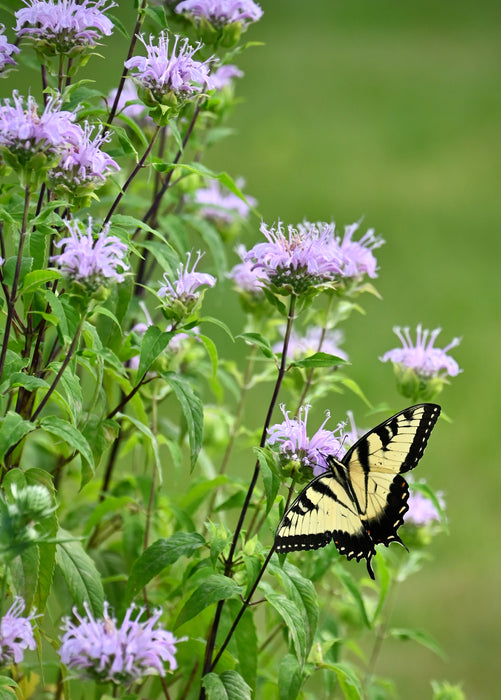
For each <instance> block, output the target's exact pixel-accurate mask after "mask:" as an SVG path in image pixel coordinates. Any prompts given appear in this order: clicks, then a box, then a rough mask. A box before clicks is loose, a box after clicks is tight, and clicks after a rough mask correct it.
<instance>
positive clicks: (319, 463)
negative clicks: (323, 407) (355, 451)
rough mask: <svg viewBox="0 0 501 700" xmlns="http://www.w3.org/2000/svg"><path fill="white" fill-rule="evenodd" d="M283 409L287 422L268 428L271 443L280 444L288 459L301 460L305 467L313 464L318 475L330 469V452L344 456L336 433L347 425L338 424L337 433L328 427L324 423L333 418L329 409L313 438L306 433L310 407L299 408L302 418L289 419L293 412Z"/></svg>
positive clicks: (283, 407)
mask: <svg viewBox="0 0 501 700" xmlns="http://www.w3.org/2000/svg"><path fill="white" fill-rule="evenodd" d="M280 409H281V411H282V413H283V415H284V418H285V420H284V422H283V423H276V424H275V425H272V426H271V428H269V429H268V440H267V442H268V444H269V445H275V444H279V445H280V454H281V455H282V457H283V458H285V459H286V460H287V461H289V460H292V461H296V462H300V463H301V464H302V465H303V466H306V467H311V468H312V469H313V474H314V475H315V476H318V475H319V474H322V473H323V472H324V471H326V470H327V469H328V468H329V467H328V465H327V462H326V456H327V455H334V456H335V457H336V458H338V459H340V458H341V457H342V456H343V455H344V453H345V450H344V448H343V446H342V444H341V442H340V441H339V439H338V438H337V437H336V436H335V433H336V432H339V433H340V432H341V431H342V430H343V427H344V424H343V423H340V424H338V426H337V428H336V429H335V430H334V432H331V431H330V430H324V425H325V424H326V423H327V421H328V420H329V418H330V413H329V412H327V417H326V419H325V420H324V422H323V423H322V425H321V426H320V428H319V429H318V430H317V432H316V433H315V434H314V435H313V437H311V438H309V437H308V435H307V432H306V423H307V421H308V412H309V410H310V406H309V405H307V406H304V407H301V408H300V410H299V418H297V419H296V418H293V419H291V418H289V412H288V411H286V410H285V406H284V405H283V404H282V405H281V406H280Z"/></svg>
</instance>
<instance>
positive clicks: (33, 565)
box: [9, 543, 40, 610]
mask: <svg viewBox="0 0 501 700" xmlns="http://www.w3.org/2000/svg"><path fill="white" fill-rule="evenodd" d="M39 565H40V552H39V550H38V545H36V544H34V543H33V544H31V545H29V546H28V547H26V548H25V549H23V550H22V552H21V553H20V555H19V556H17V557H15V558H14V559H13V560H12V561H11V563H10V566H9V568H10V574H11V576H12V580H13V583H14V587H15V589H16V592H17V593H18V594H20V595H21V596H22V597H23V598H24V601H25V603H26V609H27V610H30V608H31V607H32V605H33V600H34V598H35V591H36V589H37V583H38V569H39Z"/></svg>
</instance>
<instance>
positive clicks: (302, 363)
mask: <svg viewBox="0 0 501 700" xmlns="http://www.w3.org/2000/svg"><path fill="white" fill-rule="evenodd" d="M346 364H347V362H346V360H343V359H342V358H341V357H338V356H337V355H329V354H328V353H326V352H316V353H315V354H314V355H310V356H309V357H305V358H304V360H297V361H295V362H291V367H337V365H346Z"/></svg>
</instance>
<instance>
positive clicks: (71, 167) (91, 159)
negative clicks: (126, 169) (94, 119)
mask: <svg viewBox="0 0 501 700" xmlns="http://www.w3.org/2000/svg"><path fill="white" fill-rule="evenodd" d="M94 130H95V127H94V126H91V125H90V124H89V123H88V122H85V124H84V128H83V129H81V133H80V139H79V140H78V141H76V142H75V143H68V145H67V146H66V148H65V151H64V153H63V155H62V157H61V160H60V161H59V163H58V165H57V167H56V168H54V169H53V170H52V171H51V172H50V173H49V184H50V185H51V187H53V188H57V187H63V188H64V189H65V190H67V191H70V192H76V191H77V190H80V191H81V190H82V189H85V190H93V189H95V188H96V187H97V186H98V185H100V184H102V183H103V182H104V180H106V178H107V177H108V176H109V175H110V173H111V171H112V170H120V167H119V166H118V164H117V163H116V162H115V161H114V160H113V158H112V157H111V156H109V155H108V154H107V153H105V152H104V151H102V150H101V146H102V145H103V143H105V142H106V141H109V140H110V139H109V136H105V135H103V129H102V126H99V127H98V129H97V131H96V133H95V134H94V135H93V132H94Z"/></svg>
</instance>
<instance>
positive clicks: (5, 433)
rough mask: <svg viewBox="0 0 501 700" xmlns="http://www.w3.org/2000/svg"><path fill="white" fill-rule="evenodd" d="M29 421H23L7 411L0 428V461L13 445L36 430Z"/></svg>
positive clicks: (18, 416)
mask: <svg viewBox="0 0 501 700" xmlns="http://www.w3.org/2000/svg"><path fill="white" fill-rule="evenodd" d="M36 427H37V426H36V425H35V424H34V423H31V421H28V420H23V419H22V418H21V416H20V415H19V414H18V413H14V411H8V412H7V415H6V416H5V418H4V420H3V422H2V425H1V427H0V460H2V459H3V458H4V457H5V455H6V453H7V451H8V450H9V448H10V447H12V446H13V445H17V443H18V442H19V441H20V440H22V439H23V437H24V436H25V435H27V434H28V433H31V431H32V430H35V429H36Z"/></svg>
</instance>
